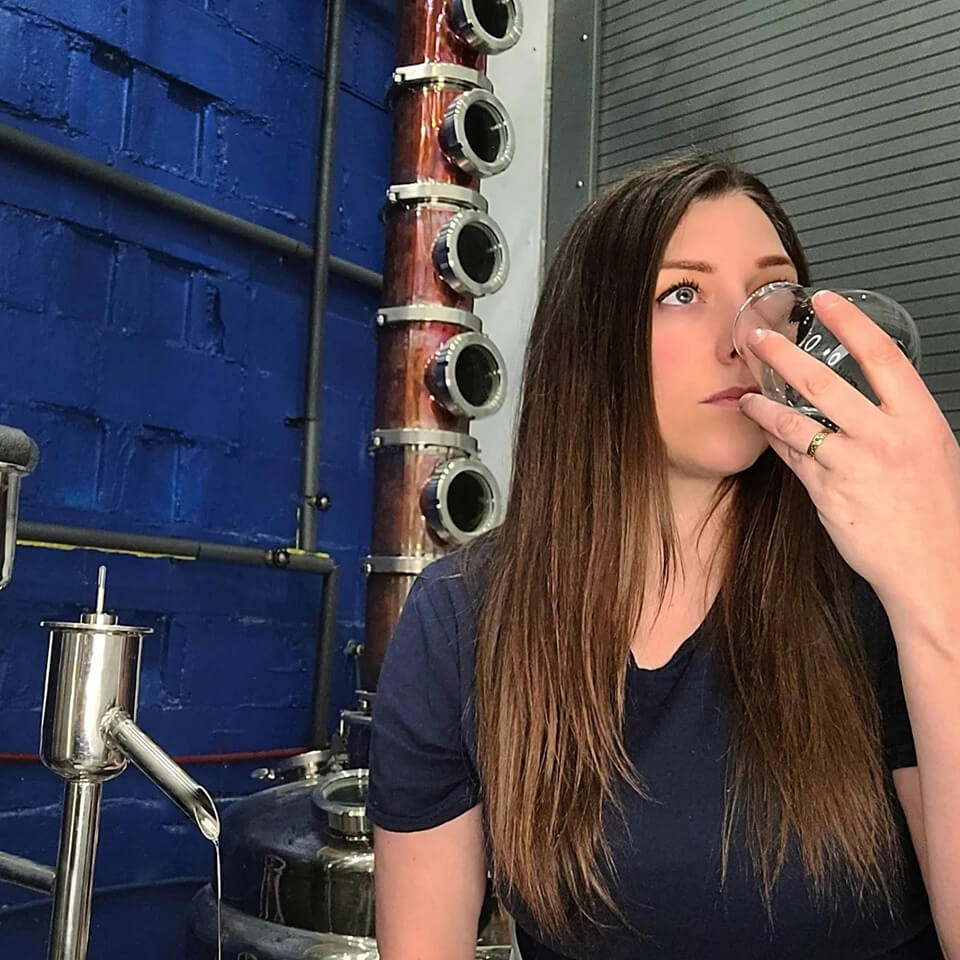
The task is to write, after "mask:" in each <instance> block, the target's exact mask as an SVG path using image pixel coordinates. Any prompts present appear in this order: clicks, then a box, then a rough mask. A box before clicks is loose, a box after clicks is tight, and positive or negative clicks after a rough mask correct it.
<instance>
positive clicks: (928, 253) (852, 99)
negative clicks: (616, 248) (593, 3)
mask: <svg viewBox="0 0 960 960" xmlns="http://www.w3.org/2000/svg"><path fill="white" fill-rule="evenodd" d="M599 2H600V3H601V7H600V24H601V31H600V35H599V37H598V39H597V70H598V74H599V82H598V84H597V103H596V133H597V144H596V154H595V158H596V169H597V181H598V183H599V184H601V185H602V184H605V183H608V182H610V181H611V180H614V179H616V178H617V177H618V176H620V175H621V174H624V173H626V172H627V171H628V170H629V169H630V168H631V166H633V165H635V164H636V163H637V162H638V161H640V160H643V159H645V158H648V157H652V156H656V155H659V154H662V153H665V152H667V151H670V150H673V149H676V148H679V147H682V146H686V145H689V144H691V143H696V144H697V145H699V146H704V147H714V148H724V149H728V150H730V152H731V153H732V154H733V156H734V157H735V158H736V159H737V160H739V161H741V162H743V163H744V164H745V165H746V166H747V167H748V169H750V170H752V171H753V172H755V173H757V174H758V175H759V176H761V177H762V178H763V179H764V181H765V182H766V183H767V184H768V185H769V186H770V187H771V189H772V190H773V191H774V193H775V194H776V196H777V197H778V198H779V199H780V200H781V202H782V203H783V204H784V206H785V207H786V209H787V212H788V213H789V214H790V215H791V217H792V218H793V221H794V223H795V225H796V227H797V229H798V230H799V232H800V235H801V238H802V239H803V241H804V245H805V248H806V250H807V254H808V256H809V258H810V263H811V266H812V268H813V274H814V278H815V281H816V282H817V283H818V284H823V285H826V284H831V285H834V286H852V287H866V288H871V289H876V290H881V291H883V292H885V293H887V294H889V295H890V296H892V297H894V298H895V299H897V300H899V301H900V302H901V303H903V304H904V305H905V306H906V307H907V309H908V310H910V312H911V313H912V314H913V316H914V318H915V319H916V320H917V323H918V326H919V327H920V330H921V333H922V335H923V354H924V357H923V361H922V364H921V372H922V373H923V375H924V378H925V380H926V382H927V385H928V387H929V388H930V390H931V392H932V393H933V394H934V395H935V396H936V398H937V400H938V402H939V403H940V406H941V408H942V409H943V410H944V412H945V413H946V415H947V417H948V419H949V420H950V422H951V424H952V426H953V428H954V430H955V431H956V430H960V275H958V250H960V199H958V194H960V3H958V0H927V2H921V3H910V2H909V0H880V2H877V0H870V2H864V0H826V2H822V0H821V2H813V0H785V2H780V3H769V2H766V3H765V2H762V0H738V2H732V3H724V2H721V0H699V2H693V3H677V2H676V0H657V2H649V0H599Z"/></svg>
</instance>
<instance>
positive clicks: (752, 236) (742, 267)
mask: <svg viewBox="0 0 960 960" xmlns="http://www.w3.org/2000/svg"><path fill="white" fill-rule="evenodd" d="M774 280H789V281H790V282H792V283H796V282H797V271H796V269H795V267H794V266H793V264H792V262H791V261H790V259H789V257H788V256H787V252H786V250H784V247H783V244H782V243H781V241H780V237H779V235H778V233H777V231H776V229H775V228H774V226H773V224H772V223H771V222H770V220H769V219H768V218H767V215H766V214H765V213H764V212H763V210H761V209H760V207H759V206H757V204H756V203H754V201H753V200H751V199H750V198H749V197H747V196H745V195H743V194H740V193H735V194H728V195H726V196H723V197H718V198H713V199H709V200H706V199H705V200H695V201H694V202H693V203H692V204H691V205H690V206H689V207H688V208H687V211H686V213H685V214H684V216H683V218H682V219H681V221H680V223H679V224H678V225H677V229H676V231H675V232H674V234H673V236H672V237H671V238H670V242H669V244H668V245H667V250H666V254H665V256H664V259H663V263H662V265H661V268H660V273H659V276H658V279H657V286H656V298H655V300H654V303H653V331H652V338H653V339H652V366H653V388H654V400H655V403H656V410H657V417H658V419H659V424H660V433H661V436H662V437H663V440H664V442H665V444H666V446H667V452H668V456H669V459H670V464H671V468H672V470H673V471H674V472H675V473H677V474H679V475H681V476H684V477H691V478H694V477H695V478H703V479H716V480H720V479H721V478H723V477H727V476H731V475H732V474H735V473H739V472H740V471H742V470H746V469H747V468H748V467H750V466H751V465H752V464H753V463H754V461H755V460H756V459H757V458H758V457H759V456H760V454H761V453H763V451H764V450H765V449H766V447H767V441H766V439H765V437H764V434H763V432H762V431H761V430H760V428H759V427H758V426H757V425H756V424H755V423H753V421H751V420H749V419H747V417H745V416H743V414H741V413H740V411H739V410H738V409H737V407H736V404H729V403H728V404H718V403H708V402H706V401H707V399H708V398H709V397H711V396H713V395H714V394H716V393H718V392H720V391H721V390H726V389H728V388H730V387H756V386H757V384H756V381H755V380H754V378H753V376H752V375H751V373H750V371H749V369H748V368H747V365H746V364H745V363H744V362H743V360H742V359H741V358H740V357H739V355H738V354H737V353H736V352H735V350H734V349H733V339H732V330H733V319H734V317H735V316H736V313H737V310H738V308H739V307H740V305H741V304H742V303H743V301H744V300H745V299H746V298H747V297H748V296H749V295H750V294H751V293H752V292H753V291H754V290H756V289H757V288H758V287H760V286H763V284H765V283H772V282H773V281H774Z"/></svg>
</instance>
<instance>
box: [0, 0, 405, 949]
mask: <svg viewBox="0 0 960 960" xmlns="http://www.w3.org/2000/svg"><path fill="white" fill-rule="evenodd" d="M392 7H393V4H392V0H352V2H351V3H350V4H349V8H348V13H347V21H346V26H345V38H344V44H345V46H344V71H343V83H342V96H341V112H340V123H339V134H338V145H337V154H336V156H337V165H336V175H335V197H334V215H333V223H332V232H333V236H332V249H333V252H334V253H335V254H336V255H338V256H341V257H344V258H346V259H349V260H352V261H354V262H357V263H360V264H362V265H364V266H366V267H369V268H371V269H375V270H379V269H381V265H382V256H383V233H382V228H381V225H380V223H379V220H378V216H377V214H378V211H379V208H380V206H381V203H382V199H383V196H384V191H385V190H386V187H387V176H388V169H389V153H390V125H389V118H388V116H387V113H386V111H385V108H384V94H385V92H386V89H387V85H388V81H389V76H390V72H391V69H392V66H393V49H394V29H395V26H394V21H393V9H392ZM323 20H324V9H323V5H322V4H321V3H317V2H316V0H279V2H278V0H0V122H3V123H7V124H10V125H13V126H15V127H18V128H19V129H22V130H24V131H26V132H28V133H31V134H34V135H36V136H40V137H43V138H45V139H47V140H49V141H50V142H53V143H56V144H59V145H62V146H66V147H69V148H70V149H73V150H76V151H78V152H80V153H82V154H85V155H86V156H89V157H91V158H93V159H96V160H99V161H101V162H104V163H108V164H110V165H112V166H114V167H116V168H118V169H120V170H124V171H127V172H130V173H133V174H135V175H137V176H140V177H143V178H145V179H148V180H151V181H153V182H155V183H157V184H159V185H161V186H164V187H167V188H170V189H173V190H177V191H178V192H181V193H184V194H186V195H188V196H191V197H194V198H196V199H198V200H200V201H202V202H204V203H208V204H211V205H213V206H216V207H218V208H220V209H223V210H226V211H228V212H230V213H234V214H236V215H238V216H241V217H244V218H246V219H250V220H253V221H256V222H258V223H261V224H263V225H264V226H267V227H270V228H272V229H276V230H281V231H283V232H284V233H287V234H289V235H291V236H294V237H297V238H298V239H300V240H303V241H305V242H310V241H311V233H312V222H311V221H312V211H313V204H314V188H315V171H316V163H317V159H316V154H317V146H318V144H317V139H318V131H317V103H318V98H319V97H320V96H321V95H322V91H323V63H322V59H323V42H324V37H323ZM0 254H2V255H0V344H2V349H3V374H2V378H0V423H9V424H13V425H16V426H19V427H21V428H23V429H24V430H26V431H27V432H28V433H30V434H31V436H33V437H34V438H35V439H36V440H37V441H38V443H39V444H40V447H41V465H40V467H39V468H38V470H37V471H36V473H35V474H34V475H33V476H32V477H30V478H29V479H28V480H27V481H26V482H25V484H24V487H23V495H22V504H21V514H22V517H23V518H24V519H26V520H32V521H40V522H52V523H66V524H70V525H76V526H90V527H100V528H109V529H117V530H130V531H138V532H144V533H153V534H160V535H168V536H185V537H196V538H201V539H210V540H217V541H224V542H235V543H242V544H263V545H265V546H266V545H269V546H275V545H279V544H281V543H291V542H292V539H293V536H294V534H295V531H296V519H297V518H296V508H297V491H298V489H299V483H300V456H301V439H302V437H301V433H300V431H299V430H298V429H296V428H291V427H289V426H286V425H285V418H288V417H296V416H298V415H299V414H300V413H301V412H302V397H303V377H304V367H305V357H304V345H305V342H306V317H307V313H308V306H309V286H310V276H309V265H308V264H306V263H304V262H303V261H300V260H293V259H290V258H286V257H282V256H279V255H277V254H274V253H271V252H269V251H265V250H263V249H261V248H257V247H255V246H252V245H250V244H247V243H245V242H242V241H239V240H236V239H233V238H230V237H226V236H223V235H219V234H217V233H216V232H214V231H211V230H210V229H208V228H204V227H199V226H197V225H194V224H191V223H188V222H185V221H182V220H180V219H178V218H176V217H175V216H173V215H170V214H165V213H162V212H159V211H157V210H155V209H153V208H151V207H150V206H148V205H145V204H142V203H138V202H135V201H133V200H130V199H127V198H125V197H122V196H118V195H111V194H109V193H106V192H104V191H103V190H102V189H101V188H98V187H95V186H93V185H91V184H89V183H87V182H85V181H83V180H81V179H78V178H76V177H72V176H69V175H67V174H65V173H64V172H62V171H60V170H57V169H54V168H48V167H45V166H44V165H42V164H39V163H36V162H33V161H26V160H24V158H22V157H21V156H19V155H17V154H15V153H12V152H6V151H2V150H0ZM376 306H377V298H376V295H375V294H374V293H373V292H371V291H369V290H366V289H363V288H360V287H359V286H357V285H355V284H353V283H350V282H348V281H345V280H342V279H341V278H339V277H337V276H335V275H334V276H332V278H331V287H330V301H329V309H328V320H327V322H328V326H327V341H326V354H325V363H324V371H323V389H322V402H323V435H322V444H321V459H322V472H321V488H322V489H323V490H324V491H326V492H328V493H329V494H330V495H331V498H332V502H333V508H332V509H331V510H330V511H329V512H327V513H324V514H320V515H319V537H320V548H321V549H323V550H327V551H329V552H330V553H331V554H332V555H333V556H334V557H335V559H336V560H337V561H338V562H339V563H341V564H342V565H343V571H344V576H343V579H342V588H341V596H340V606H339V619H338V625H337V648H338V649H337V655H336V664H335V666H336V670H335V686H334V704H333V712H332V714H331V720H332V719H333V717H335V716H336V713H337V711H339V709H340V708H342V707H345V706H348V705H350V704H351V703H352V700H353V686H354V675H353V669H354V665H353V663H352V662H351V661H350V660H349V659H348V658H347V657H346V656H345V655H344V649H345V648H346V646H347V644H348V643H350V642H351V641H358V640H360V639H361V637H362V628H363V623H362V621H363V578H362V574H361V572H360V558H361V557H362V555H363V554H364V553H365V552H366V546H367V542H368V537H369V529H370V506H371V504H370V500H371V489H370V488H371V476H372V464H371V462H370V459H369V457H368V455H367V453H366V449H365V447H366V443H365V441H366V435H367V433H368V432H369V430H370V429H371V427H372V399H373V397H372V390H373V376H374V364H375V347H376V340H375V335H374V332H373V324H372V319H373V315H374V311H375V308H376ZM102 559H103V558H102V556H100V555H97V554H90V553H86V552H82V551H50V550H43V549H36V548H28V547H21V548H20V550H19V551H18V555H17V566H16V574H15V577H14V581H13V583H12V585H11V586H10V587H9V588H8V589H7V590H6V591H4V592H3V593H2V594H0V610H2V614H3V616H2V629H0V752H4V753H34V752H35V751H36V749H37V745H38V739H39V721H40V707H41V699H42V693H43V673H44V665H45V661H46V637H45V634H44V632H43V631H42V630H41V629H40V628H39V626H38V624H39V621H40V620H41V619H64V618H73V617H74V616H76V614H77V612H78V610H79V608H80V607H81V606H83V605H88V604H89V603H90V601H91V598H92V594H93V587H94V583H95V579H96V567H97V564H98V563H99V562H100V561H101V560H102ZM106 562H107V563H108V567H109V589H108V597H109V605H110V606H111V607H112V608H114V609H116V610H117V611H118V612H119V613H120V614H121V616H122V619H123V620H124V621H126V622H133V623H138V624H145V625H147V626H150V627H152V628H153V630H154V633H153V634H152V635H151V636H150V637H149V638H148V639H146V640H145V642H144V655H143V668H142V682H141V705H140V721H141V723H142V725H143V727H144V728H145V729H146V730H147V731H148V732H149V733H151V735H153V736H154V737H155V738H156V739H157V740H158V741H160V742H161V743H162V744H163V745H164V746H165V747H167V749H169V750H170V751H171V752H172V753H174V754H205V753H215V752H228V751H230V752H232V751H240V750H257V749H271V748H277V747H292V746H298V745H301V744H303V743H305V741H306V737H307V731H308V726H309V721H310V708H311V678H312V672H313V667H314V661H315V655H316V636H317V629H318V615H319V609H320V600H321V582H320V580H319V578H315V577H310V576H304V575H291V574H281V573H277V572H274V571H268V570H258V569H248V568H243V567H231V566H220V565H211V564H201V563H195V564H194V563H183V562H181V563H175V562H170V561H161V560H144V559H137V558H134V557H127V556H111V557H109V558H107V560H106ZM254 765H255V764H253V763H241V764H206V765H202V766H198V767H196V768H194V770H193V772H194V774H195V775H196V776H198V778H199V779H201V780H202V781H203V782H204V783H206V784H207V785H208V786H209V787H210V789H211V790H212V791H213V792H214V793H215V795H217V796H218V797H219V798H220V799H221V800H222V801H223V802H224V803H228V802H229V801H230V799H231V798H233V797H236V796H238V795H241V794H243V793H246V792H249V790H250V789H251V788H252V787H253V783H252V782H251V781H250V780H249V779H248V776H247V775H248V771H249V769H250V768H251V766H254ZM60 796H61V783H60V781H59V780H57V778H56V777H54V776H53V774H51V773H49V772H47V771H46V770H45V769H44V768H42V767H40V766H39V765H37V764H36V763H31V762H19V763H9V762H8V763H3V764H0V849H2V850H8V851H11V852H14V853H18V854H21V855H24V856H29V857H35V858H37V859H39V860H43V861H46V862H52V861H53V859H54V857H55V853H56V843H57V832H58V817H59V802H60ZM105 797H106V801H105V805H104V810H103V820H102V828H101V829H102V833H101V844H100V856H99V860H98V867H97V883H98V886H99V885H123V884H150V883H152V882H155V881H162V880H169V879H171V878H177V877H196V876H200V875H206V874H209V873H210V871H211V867H212V864H211V860H210V853H209V850H207V848H206V847H205V845H204V843H203V842H202V840H201V839H200V838H199V837H198V836H195V835H194V832H193V831H192V830H191V829H190V827H189V825H188V824H187V823H186V821H185V820H183V819H182V817H181V815H180V814H179V812H178V811H176V810H175V809H174V808H173V807H172V806H171V805H170V804H169V803H168V802H167V801H166V799H165V798H163V797H160V796H158V795H157V793H156V791H155V790H154V788H153V787H152V786H151V785H150V784H148V783H146V782H145V781H144V780H143V778H142V777H141V776H140V775H139V774H138V773H137V772H136V771H133V770H130V771H128V772H126V773H125V774H124V775H123V776H122V777H120V778H118V779H117V780H116V781H113V782H111V783H110V784H108V785H107V787H106V792H105ZM165 889H172V888H165ZM30 897H31V895H30V894H29V893H27V892H25V891H20V890H18V889H17V888H15V887H12V886H8V885H2V884H0V906H3V905H17V904H23V903H25V902H26V901H28V900H29V899H30ZM181 901H182V897H181V898H180V900H177V899H176V898H175V897H174V898H171V897H170V896H167V895H161V894H160V893H159V892H158V893H157V895H156V897H155V898H154V900H153V901H150V899H149V896H148V895H147V896H146V899H141V900H138V901H137V903H138V904H139V907H137V908H133V907H130V908H128V909H125V910H124V911H122V912H121V913H120V914H119V915H120V916H121V917H123V918H125V919H124V920H122V922H121V929H119V930H118V931H117V932H116V934H115V935H114V936H113V937H112V938H111V940H112V946H113V947H114V948H116V947H117V945H118V944H121V943H122V944H123V945H124V948H125V952H129V953H131V955H132V954H133V953H136V955H137V956H138V957H140V958H142V960H151V958H152V957H154V956H156V957H158V958H159V957H160V956H164V957H168V956H169V955H171V954H170V950H169V945H170V943H171V942H172V941H171V939H170V936H173V937H174V940H175V939H176V937H177V936H179V935H180V934H179V933H177V931H178V930H179V929H180V927H182V925H183V922H184V918H183V916H182V911H181V910H180V906H182V903H181ZM151 903H153V906H151ZM156 910H160V911H161V913H160V919H159V921H154V920H153V919H151V921H150V922H152V923H153V924H154V927H160V926H162V927H163V928H164V929H165V930H171V929H172V930H173V931H174V933H173V934H171V935H167V936H163V937H155V936H153V935H146V934H145V933H144V931H145V930H147V929H148V927H147V926H146V922H147V918H146V916H145V915H144V912H145V911H150V914H151V918H153V917H154V915H155V913H156ZM163 910H166V911H168V912H167V914H164V913H163ZM138 911H139V915H138ZM178 925H179V926H178ZM11 929H12V927H11ZM11 936H12V934H11ZM35 936H36V938H37V942H36V944H35V946H34V947H31V954H35V955H37V956H41V955H43V949H44V945H43V940H44V938H45V921H44V922H43V923H38V924H37V925H36V934H35ZM101 942H103V943H104V945H105V948H109V946H110V943H109V942H108V941H107V940H106V939H103V940H101ZM13 943H14V941H12V940H11V941H10V942H9V943H7V944H6V945H5V941H4V926H3V924H0V955H3V956H6V955H12V954H10V951H11V950H13V949H14V947H13V945H12V944H13ZM93 943H94V954H92V956H94V955H95V954H96V950H97V949H98V948H97V943H98V938H97V936H96V935H95V936H94V940H93ZM16 944H17V947H16V949H18V950H20V948H21V946H22V943H21V941H19V940H18V941H16ZM21 952H22V951H21Z"/></svg>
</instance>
